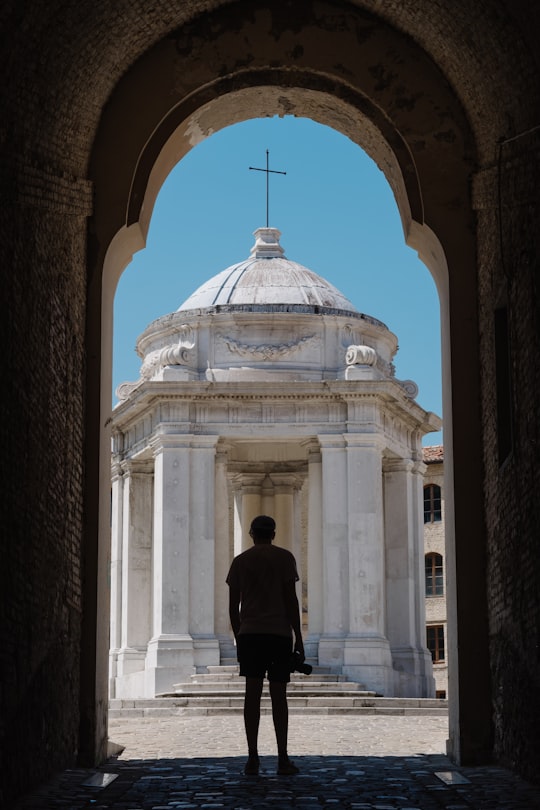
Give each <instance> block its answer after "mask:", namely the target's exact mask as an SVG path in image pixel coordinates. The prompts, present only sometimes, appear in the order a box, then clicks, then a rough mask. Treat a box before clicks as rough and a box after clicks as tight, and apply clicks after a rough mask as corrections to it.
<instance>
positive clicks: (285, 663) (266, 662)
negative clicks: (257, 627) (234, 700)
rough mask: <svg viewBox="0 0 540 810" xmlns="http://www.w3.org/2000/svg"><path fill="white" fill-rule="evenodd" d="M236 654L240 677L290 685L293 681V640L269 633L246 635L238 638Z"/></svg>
mask: <svg viewBox="0 0 540 810" xmlns="http://www.w3.org/2000/svg"><path fill="white" fill-rule="evenodd" d="M236 645H237V646H236V652H237V656H238V661H239V662H240V675H244V677H246V678H264V677H265V675H267V677H268V680H269V681H277V682H279V683H289V681H290V680H291V667H290V662H291V654H292V638H287V637H286V636H272V635H270V634H269V633H245V634H240V635H239V636H238V639H237V642H236Z"/></svg>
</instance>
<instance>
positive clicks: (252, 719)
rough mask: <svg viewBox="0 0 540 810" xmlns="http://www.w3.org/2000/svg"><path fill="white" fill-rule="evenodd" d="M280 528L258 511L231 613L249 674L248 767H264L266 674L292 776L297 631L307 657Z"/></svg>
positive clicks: (236, 570) (286, 770)
mask: <svg viewBox="0 0 540 810" xmlns="http://www.w3.org/2000/svg"><path fill="white" fill-rule="evenodd" d="M275 532H276V524H275V521H274V520H273V518H271V517H267V516H266V515H259V517H256V518H255V519H254V520H253V521H252V523H251V528H250V530H249V534H250V536H251V538H252V540H253V546H252V547H251V548H250V549H248V550H247V551H244V552H242V554H239V555H238V556H237V557H235V558H234V560H233V562H232V565H231V568H230V570H229V574H228V576H227V584H228V586H229V616H230V619H231V625H232V629H233V631H234V636H235V638H236V646H237V655H238V661H239V662H240V675H243V676H245V679H246V692H245V697H244V724H245V729H246V738H247V744H248V761H247V763H246V766H245V769H244V772H245V773H246V774H248V775H251V776H255V775H257V774H258V772H259V754H258V749H257V740H258V735H259V720H260V716H261V695H262V688H263V680H264V677H265V675H267V676H268V681H269V684H270V698H271V701H272V720H273V722H274V729H275V733H276V742H277V749H278V771H277V772H278V774H281V775H287V776H290V775H292V774H295V773H298V768H297V767H296V765H294V763H293V762H291V760H290V759H289V756H288V754H287V735H288V724H289V709H288V704H287V684H288V683H289V681H290V679H291V676H290V671H291V666H290V663H291V654H292V651H293V644H292V634H293V633H294V651H295V652H296V653H298V654H299V657H300V659H301V661H303V660H304V644H303V641H302V629H301V621H300V608H299V605H298V599H297V596H296V588H295V583H296V582H297V581H298V572H297V569H296V560H295V559H294V556H293V555H292V554H291V552H290V551H287V549H284V548H280V547H279V546H273V545H272V540H273V539H274V537H275Z"/></svg>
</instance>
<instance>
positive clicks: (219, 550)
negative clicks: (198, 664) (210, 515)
mask: <svg viewBox="0 0 540 810" xmlns="http://www.w3.org/2000/svg"><path fill="white" fill-rule="evenodd" d="M227 464H228V453H227V449H226V448H224V447H220V446H219V445H218V446H217V450H216V465H215V510H214V525H215V552H214V553H215V605H214V616H215V631H216V636H217V638H218V640H219V644H220V648H221V655H222V657H227V658H228V657H230V656H231V655H232V654H233V652H234V651H233V649H232V644H233V642H232V631H231V628H230V623H229V592H228V591H229V589H228V587H227V583H226V582H225V580H226V577H227V574H228V571H229V567H230V564H231V562H232V560H231V554H230V551H229V548H230V547H229V495H228V484H227Z"/></svg>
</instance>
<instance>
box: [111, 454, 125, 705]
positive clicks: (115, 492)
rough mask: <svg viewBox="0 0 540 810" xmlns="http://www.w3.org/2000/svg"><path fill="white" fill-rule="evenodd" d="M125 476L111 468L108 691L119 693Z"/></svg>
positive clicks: (116, 468) (117, 467)
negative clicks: (117, 685)
mask: <svg viewBox="0 0 540 810" xmlns="http://www.w3.org/2000/svg"><path fill="white" fill-rule="evenodd" d="M123 490H124V479H123V472H122V467H121V466H120V464H118V463H116V462H115V463H113V465H112V470H111V569H110V578H111V623H110V643H109V646H110V649H109V695H110V697H112V698H114V697H116V686H115V679H116V676H117V674H118V669H117V663H118V650H119V649H120V646H121V644H122V532H123V528H122V525H123V503H124V495H123Z"/></svg>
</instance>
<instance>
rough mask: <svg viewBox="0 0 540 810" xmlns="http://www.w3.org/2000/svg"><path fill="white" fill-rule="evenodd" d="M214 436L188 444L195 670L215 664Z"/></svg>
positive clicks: (190, 592)
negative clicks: (189, 445)
mask: <svg viewBox="0 0 540 810" xmlns="http://www.w3.org/2000/svg"><path fill="white" fill-rule="evenodd" d="M217 439H218V437H217V436H199V437H196V438H194V439H192V441H191V452H190V462H191V465H190V466H191V479H190V489H189V515H190V519H189V628H188V629H189V633H190V635H191V637H192V639H193V650H194V664H195V667H197V668H200V667H206V666H208V665H216V664H219V644H218V641H217V639H216V636H215V627H214V604H215V590H214V587H215V523H216V522H215V452H216V443H217Z"/></svg>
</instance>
